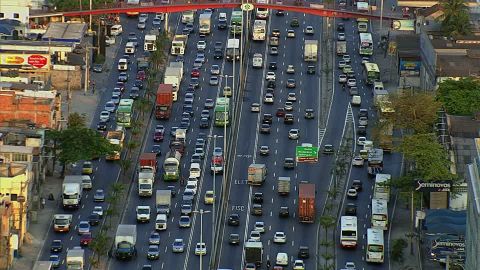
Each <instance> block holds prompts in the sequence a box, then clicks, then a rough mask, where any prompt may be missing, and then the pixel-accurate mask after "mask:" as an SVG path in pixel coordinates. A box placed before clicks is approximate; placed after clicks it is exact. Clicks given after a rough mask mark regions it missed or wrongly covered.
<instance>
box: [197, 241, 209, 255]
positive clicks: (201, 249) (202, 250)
mask: <svg viewBox="0 0 480 270" xmlns="http://www.w3.org/2000/svg"><path fill="white" fill-rule="evenodd" d="M200 254H201V255H206V254H207V245H206V244H205V243H197V245H195V255H200Z"/></svg>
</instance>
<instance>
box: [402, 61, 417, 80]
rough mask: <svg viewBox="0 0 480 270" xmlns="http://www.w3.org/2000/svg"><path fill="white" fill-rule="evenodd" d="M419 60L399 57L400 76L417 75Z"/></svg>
mask: <svg viewBox="0 0 480 270" xmlns="http://www.w3.org/2000/svg"><path fill="white" fill-rule="evenodd" d="M421 65H422V62H421V61H412V60H403V59H400V76H419V75H420V66H421Z"/></svg>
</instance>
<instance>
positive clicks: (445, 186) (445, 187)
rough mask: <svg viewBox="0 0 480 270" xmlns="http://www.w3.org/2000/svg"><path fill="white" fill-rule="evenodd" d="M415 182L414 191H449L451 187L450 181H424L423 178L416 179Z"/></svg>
mask: <svg viewBox="0 0 480 270" xmlns="http://www.w3.org/2000/svg"><path fill="white" fill-rule="evenodd" d="M414 183H415V191H421V192H445V191H447V192H449V191H450V189H451V188H452V181H451V180H445V181H435V182H424V181H423V180H417V181H415V182H414Z"/></svg>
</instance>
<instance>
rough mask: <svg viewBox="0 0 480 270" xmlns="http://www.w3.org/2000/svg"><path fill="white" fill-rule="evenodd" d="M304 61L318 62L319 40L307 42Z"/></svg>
mask: <svg viewBox="0 0 480 270" xmlns="http://www.w3.org/2000/svg"><path fill="white" fill-rule="evenodd" d="M304 50H305V51H304V54H303V59H304V60H305V62H317V55H318V40H305V47H304Z"/></svg>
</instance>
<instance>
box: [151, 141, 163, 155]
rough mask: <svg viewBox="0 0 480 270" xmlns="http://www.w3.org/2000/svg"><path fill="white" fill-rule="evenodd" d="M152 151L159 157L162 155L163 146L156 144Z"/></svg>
mask: <svg viewBox="0 0 480 270" xmlns="http://www.w3.org/2000/svg"><path fill="white" fill-rule="evenodd" d="M151 152H152V153H155V155H156V156H157V157H158V156H160V155H162V147H161V146H160V145H158V144H154V145H153V146H152V151H151Z"/></svg>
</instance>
